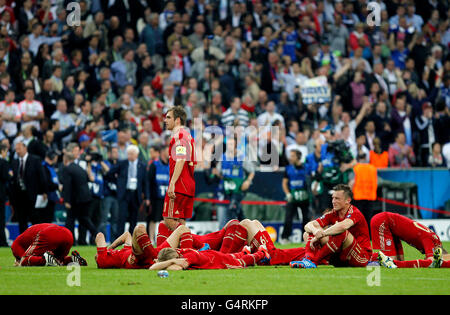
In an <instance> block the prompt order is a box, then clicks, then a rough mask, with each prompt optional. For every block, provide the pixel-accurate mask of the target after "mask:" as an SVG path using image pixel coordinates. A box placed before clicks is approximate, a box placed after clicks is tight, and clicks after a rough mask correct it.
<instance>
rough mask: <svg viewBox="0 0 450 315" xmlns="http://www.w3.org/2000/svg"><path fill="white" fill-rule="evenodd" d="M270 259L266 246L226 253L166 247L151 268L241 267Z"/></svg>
mask: <svg viewBox="0 0 450 315" xmlns="http://www.w3.org/2000/svg"><path fill="white" fill-rule="evenodd" d="M263 259H265V260H270V255H269V252H268V251H267V249H266V248H265V246H260V247H259V248H258V251H257V252H255V253H254V254H248V253H245V252H239V253H234V254H225V253H221V252H218V251H215V250H210V249H208V250H204V251H197V250H195V249H187V248H184V249H183V248H180V249H173V248H164V249H162V250H161V251H160V252H159V254H158V260H157V262H156V263H155V264H154V265H153V266H151V267H150V270H182V269H239V268H246V267H250V266H254V265H256V264H257V263H258V262H259V261H261V260H263Z"/></svg>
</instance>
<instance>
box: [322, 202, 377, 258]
mask: <svg viewBox="0 0 450 315" xmlns="http://www.w3.org/2000/svg"><path fill="white" fill-rule="evenodd" d="M345 219H350V220H352V221H353V223H354V224H353V226H352V227H351V228H350V229H348V231H349V232H350V233H351V234H352V235H353V237H354V238H355V239H356V241H357V242H358V244H359V245H360V246H361V248H362V249H364V250H366V251H368V252H370V253H371V252H372V245H371V244H370V234H369V227H368V225H367V222H366V219H365V218H364V215H363V214H362V213H361V211H359V210H358V208H356V207H355V206H353V205H351V206H350V208H349V209H348V211H347V213H346V214H345V216H344V217H343V218H340V217H339V215H338V214H337V212H336V211H334V210H332V211H330V212H328V213H326V214H324V215H323V216H321V217H320V218H318V219H317V220H316V221H317V222H318V223H319V224H320V226H321V227H322V228H323V227H326V226H328V225H334V224H336V223H338V222H341V221H344V220H345Z"/></svg>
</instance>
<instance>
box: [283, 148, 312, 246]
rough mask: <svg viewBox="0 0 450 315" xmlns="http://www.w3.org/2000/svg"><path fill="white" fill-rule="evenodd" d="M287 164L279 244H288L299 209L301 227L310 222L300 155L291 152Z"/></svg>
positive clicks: (303, 169)
mask: <svg viewBox="0 0 450 315" xmlns="http://www.w3.org/2000/svg"><path fill="white" fill-rule="evenodd" d="M289 162H290V164H289V165H288V166H287V167H286V171H285V173H284V177H283V184H282V186H283V191H284V193H285V194H286V201H287V204H286V215H285V219H284V229H283V234H282V235H281V240H280V243H281V244H286V243H288V242H289V237H290V236H291V234H292V221H293V219H294V216H295V215H296V213H298V212H297V211H298V209H299V208H300V210H301V212H302V218H303V219H302V222H303V226H304V225H305V224H306V223H308V222H309V220H310V214H309V192H308V189H307V187H308V185H307V182H306V177H307V170H306V168H305V166H304V165H303V163H302V153H301V152H300V151H298V150H292V151H291V152H290V155H289ZM298 214H299V213H298Z"/></svg>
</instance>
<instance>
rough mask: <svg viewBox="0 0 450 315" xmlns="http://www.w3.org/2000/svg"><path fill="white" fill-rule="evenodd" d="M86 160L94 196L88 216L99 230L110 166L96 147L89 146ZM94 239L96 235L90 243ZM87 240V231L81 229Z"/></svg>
mask: <svg viewBox="0 0 450 315" xmlns="http://www.w3.org/2000/svg"><path fill="white" fill-rule="evenodd" d="M84 159H85V161H86V163H87V166H86V172H87V174H88V178H89V183H88V185H89V190H90V192H91V195H92V201H91V203H90V205H89V209H88V212H87V215H88V216H89V218H90V219H91V221H92V223H93V224H94V225H95V226H96V228H97V230H98V229H99V227H100V222H101V209H100V208H101V202H102V199H103V197H104V192H105V191H104V190H105V187H104V186H105V182H104V179H103V177H104V176H105V175H106V174H107V173H108V172H109V166H108V165H107V164H106V163H105V162H104V161H103V156H102V155H101V154H100V153H99V152H98V151H97V147H96V146H95V145H90V146H89V148H88V150H87V152H86V155H85V158H84ZM94 237H95V235H91V240H90V243H93V238H94ZM85 238H86V229H85V228H80V239H82V240H84V239H85Z"/></svg>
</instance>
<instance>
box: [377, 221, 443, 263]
mask: <svg viewBox="0 0 450 315" xmlns="http://www.w3.org/2000/svg"><path fill="white" fill-rule="evenodd" d="M370 228H371V234H372V247H373V250H374V251H378V252H377V253H374V254H373V255H372V260H375V259H378V261H379V262H380V265H382V266H384V267H387V268H397V267H398V268H419V267H432V268H439V267H441V266H442V267H450V261H449V260H450V255H449V254H448V253H447V252H446V251H445V250H444V249H443V247H442V243H441V240H440V239H439V236H438V235H437V234H436V233H434V232H433V231H432V230H430V229H429V228H427V227H425V226H423V225H422V224H420V223H418V222H416V221H414V220H411V219H409V218H407V217H405V216H402V215H400V214H398V213H392V212H382V213H379V214H377V215H375V216H374V217H373V218H372V220H371V221H370ZM402 241H405V242H406V243H408V244H410V245H411V246H413V247H415V248H416V249H417V250H418V251H420V252H421V253H422V254H425V259H417V260H411V261H404V255H403V246H402Z"/></svg>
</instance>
